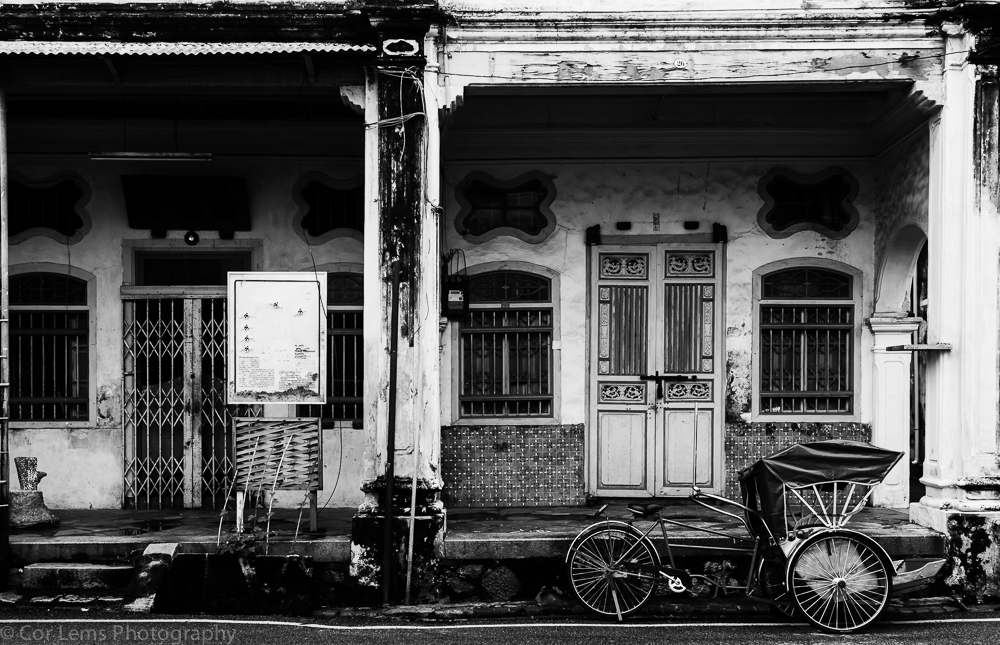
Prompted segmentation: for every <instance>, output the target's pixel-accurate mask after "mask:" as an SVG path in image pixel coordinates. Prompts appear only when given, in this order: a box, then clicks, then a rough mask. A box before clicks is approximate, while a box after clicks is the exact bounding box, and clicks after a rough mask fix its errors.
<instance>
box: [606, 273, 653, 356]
mask: <svg viewBox="0 0 1000 645" xmlns="http://www.w3.org/2000/svg"><path fill="white" fill-rule="evenodd" d="M610 290H611V299H610V303H611V311H610V316H609V321H608V324H609V339H608V342H609V358H610V362H611V369H610V372H609V373H610V374H615V375H632V376H638V375H639V374H645V373H646V369H647V363H646V351H647V345H648V333H647V329H646V327H647V314H648V309H647V307H648V304H647V303H648V300H649V297H648V292H649V290H648V288H647V287H645V286H641V287H639V286H635V287H619V286H615V287H610Z"/></svg>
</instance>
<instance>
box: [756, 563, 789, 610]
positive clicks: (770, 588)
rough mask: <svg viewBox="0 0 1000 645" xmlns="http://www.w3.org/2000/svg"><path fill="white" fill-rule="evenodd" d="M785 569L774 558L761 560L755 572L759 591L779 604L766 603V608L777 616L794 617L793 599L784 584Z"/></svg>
mask: <svg viewBox="0 0 1000 645" xmlns="http://www.w3.org/2000/svg"><path fill="white" fill-rule="evenodd" d="M784 573H785V570H784V567H783V566H782V564H781V563H779V562H777V561H775V560H761V561H760V569H759V570H758V572H757V579H758V581H759V582H758V584H759V585H760V593H761V595H762V596H764V598H766V599H768V600H774V601H777V602H779V603H781V604H774V605H771V604H768V606H767V608H768V609H769V610H770V611H771V613H772V614H774V615H775V616H777V617H779V618H795V601H793V600H792V596H791V595H790V594H789V593H788V588H787V587H786V586H785V576H784Z"/></svg>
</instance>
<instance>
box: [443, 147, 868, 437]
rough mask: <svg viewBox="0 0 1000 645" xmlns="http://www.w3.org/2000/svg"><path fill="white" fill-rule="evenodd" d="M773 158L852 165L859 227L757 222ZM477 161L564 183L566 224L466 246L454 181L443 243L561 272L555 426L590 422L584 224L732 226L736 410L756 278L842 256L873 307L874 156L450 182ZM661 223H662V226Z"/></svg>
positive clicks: (743, 399)
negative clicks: (541, 233)
mask: <svg viewBox="0 0 1000 645" xmlns="http://www.w3.org/2000/svg"><path fill="white" fill-rule="evenodd" d="M773 165H782V166H786V167H789V168H791V169H792V170H795V171H797V172H800V173H804V174H809V173H814V172H817V171H820V170H823V169H825V168H827V167H828V166H830V165H842V166H844V167H846V168H847V169H848V170H849V171H851V173H852V174H853V175H854V176H855V177H856V178H857V179H858V181H859V183H860V192H859V195H858V197H857V199H856V201H855V206H856V207H857V208H858V210H859V211H860V213H861V222H860V224H859V226H858V228H857V229H856V230H855V231H854V232H852V233H851V234H850V235H849V236H848V237H847V238H845V239H843V240H831V239H829V238H826V237H824V236H822V235H819V234H817V233H814V232H801V233H797V234H795V235H793V236H791V237H788V238H785V239H780V240H778V239H772V238H770V237H768V236H767V235H765V234H764V232H763V231H762V230H761V229H760V227H759V226H758V225H757V211H758V210H759V209H760V207H761V205H762V204H763V201H762V200H761V198H760V197H759V195H758V194H757V182H758V180H759V179H760V177H761V176H763V175H764V173H766V172H767V171H768V170H769V169H770V168H771V167H772V166H773ZM473 170H482V171H485V172H487V173H489V174H491V175H493V176H495V177H497V178H499V179H510V178H512V177H516V176H517V175H519V174H522V173H524V172H526V171H528V170H540V171H542V172H544V173H546V174H547V175H548V176H550V177H551V179H552V181H553V183H554V184H555V187H556V199H555V201H554V202H553V204H552V207H551V208H552V212H553V213H554V214H555V216H556V219H557V224H556V229H555V231H554V232H553V233H552V235H551V236H549V238H548V239H546V240H545V241H544V242H542V243H540V244H530V243H527V242H523V241H521V240H518V239H515V238H513V237H509V236H502V237H497V238H494V239H492V240H489V241H487V242H484V243H482V244H478V245H470V244H468V243H467V242H466V241H465V240H464V239H463V238H462V237H461V236H460V235H459V234H458V233H457V231H456V230H455V226H454V220H455V217H456V215H457V214H458V212H459V207H458V204H457V201H456V200H455V196H454V194H453V192H454V191H453V190H450V191H448V194H447V195H446V199H447V201H446V204H447V206H446V217H445V222H444V225H443V227H444V232H445V246H446V248H449V249H455V248H460V249H463V250H464V251H465V254H466V258H467V261H468V265H469V267H470V269H473V268H474V267H475V266H476V265H479V264H485V263H502V262H505V261H506V262H521V263H528V264H534V265H537V266H541V267H546V268H548V269H551V270H552V271H554V272H556V273H558V275H559V276H560V282H559V290H560V293H559V320H560V321H561V322H560V326H559V335H560V336H561V339H562V350H561V353H560V360H561V371H560V373H559V374H558V375H556V378H557V379H559V383H558V389H559V390H560V391H561V393H562V396H561V398H560V400H559V401H557V402H556V418H555V419H553V423H556V422H561V423H582V422H585V421H586V420H587V405H586V391H585V388H586V379H587V374H588V371H587V364H586V345H587V342H588V336H587V311H586V288H587V275H586V266H587V261H586V253H587V247H586V246H585V244H584V230H585V229H586V228H587V227H589V226H592V225H595V224H599V225H601V230H602V232H603V233H604V234H605V235H609V234H615V235H622V234H623V233H621V232H619V231H616V230H614V224H615V222H619V221H628V222H631V223H632V229H631V230H630V231H628V232H627V233H624V235H649V234H655V233H661V234H675V235H678V234H683V233H685V231H684V229H683V222H684V221H690V220H695V221H699V222H701V228H700V229H699V231H697V232H698V233H705V232H710V231H711V225H712V223H720V224H723V225H725V226H727V227H728V230H729V244H728V245H727V247H726V251H725V261H726V267H725V268H726V297H725V309H726V312H725V314H726V318H725V320H726V348H725V349H726V351H727V353H728V360H729V364H730V372H729V374H728V378H729V388H728V390H729V391H728V393H727V396H728V404H727V413H728V414H729V416H730V418H732V419H737V418H739V415H740V414H742V413H746V412H749V411H750V407H749V403H750V399H749V389H750V371H749V366H750V356H751V350H752V345H753V343H752V340H753V336H752V329H751V326H752V320H753V315H752V314H753V312H752V301H753V292H752V275H753V271H754V270H755V269H757V268H759V267H760V266H763V265H765V264H767V263H769V262H772V261H775V260H779V259H783V258H795V257H802V258H816V257H820V258H826V259H830V260H836V261H839V262H843V263H845V264H847V265H850V266H852V267H856V268H858V269H859V270H860V271H862V272H863V284H862V298H863V305H862V312H861V313H862V314H863V313H864V312H866V311H870V310H871V302H872V301H871V297H872V280H873V277H872V273H873V271H872V267H873V262H874V259H873V254H872V241H873V232H874V219H875V217H876V202H875V197H876V194H875V192H874V191H875V187H876V185H877V177H878V169H877V167H875V166H874V165H872V164H859V163H855V164H833V163H822V162H813V163H797V164H770V163H747V162H697V163H695V162H678V163H654V162H650V163H646V164H642V165H640V164H628V163H615V162H609V163H607V164H579V163H578V164H572V163H566V164H559V165H557V164H552V163H540V164H538V165H521V164H516V165H515V164H510V165H493V166H490V165H489V164H482V165H476V166H458V165H455V166H449V167H448V168H446V170H445V176H446V183H447V184H449V185H451V186H455V185H457V184H458V182H459V181H461V179H462V178H463V177H464V176H465V175H466V174H467V173H468V172H471V171H473ZM657 220H658V222H659V224H658V225H657V224H655V223H654V222H656V221H657ZM455 327H456V325H455V324H454V323H449V328H450V334H449V336H447V338H448V341H449V342H446V343H444V346H443V348H444V351H443V354H442V364H443V365H445V366H446V369H445V370H444V371H443V380H442V391H443V393H444V395H443V399H444V400H443V402H442V404H443V408H442V422H443V423H444V424H448V423H450V422H455V421H457V420H458V419H457V414H456V412H455V410H454V408H453V405H452V396H451V394H452V389H453V386H452V383H451V376H452V373H451V369H450V366H451V365H453V360H452V355H451V348H452V346H453V345H454V342H455V336H454V334H455V333H456V332H455ZM870 347H871V341H870V338H869V337H868V336H867V335H863V336H862V345H861V369H860V373H861V382H860V383H859V387H858V390H859V392H860V394H859V411H860V413H859V416H860V417H861V418H862V420H864V419H867V418H868V416H869V414H870V401H869V400H868V399H869V398H870V397H869V395H868V389H867V388H868V387H869V384H868V382H867V380H868V379H867V378H866V374H868V373H869V372H870V371H871V361H870V357H869V355H870Z"/></svg>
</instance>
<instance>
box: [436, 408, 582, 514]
mask: <svg viewBox="0 0 1000 645" xmlns="http://www.w3.org/2000/svg"><path fill="white" fill-rule="evenodd" d="M441 469H442V472H441V475H442V477H443V478H444V482H445V487H444V491H443V493H442V495H443V497H444V503H445V506H447V507H486V506H576V505H583V504H584V503H585V502H586V497H585V496H584V473H583V469H584V453H583V424H576V425H557V426H446V427H444V428H441Z"/></svg>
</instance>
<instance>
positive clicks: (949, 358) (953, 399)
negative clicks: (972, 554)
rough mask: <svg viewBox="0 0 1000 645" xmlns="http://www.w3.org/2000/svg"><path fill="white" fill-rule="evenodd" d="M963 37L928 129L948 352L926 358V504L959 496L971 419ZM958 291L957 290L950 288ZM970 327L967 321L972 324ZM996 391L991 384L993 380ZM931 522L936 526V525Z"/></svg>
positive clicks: (931, 238) (936, 282) (933, 303)
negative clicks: (966, 377) (967, 382)
mask: <svg viewBox="0 0 1000 645" xmlns="http://www.w3.org/2000/svg"><path fill="white" fill-rule="evenodd" d="M969 44H970V43H969V39H968V38H967V37H965V36H964V35H963V34H961V33H954V34H953V35H951V36H949V37H948V38H947V44H946V52H947V55H946V57H945V71H944V95H945V106H944V108H943V109H942V110H941V113H940V114H939V115H938V116H937V117H936V118H935V119H933V120H932V122H931V124H930V178H929V179H930V182H929V204H928V211H929V212H928V235H927V237H928V242H927V245H928V246H927V248H928V287H927V288H928V300H929V304H928V321H927V323H928V329H927V334H928V342H930V343H936V342H945V343H951V344H952V346H953V349H952V351H951V352H949V353H947V354H943V355H940V356H932V357H930V359H929V360H928V365H927V411H926V439H925V446H926V451H927V454H926V458H925V461H924V477H923V478H922V479H921V481H922V482H923V483H924V484H925V485H926V486H927V495H926V496H925V498H924V499H923V500H922V501H921V504H922V505H923V506H924V507H928V508H929V507H934V506H940V505H942V504H946V503H950V502H949V500H953V499H955V497H956V496H957V495H959V492H958V490H957V489H956V488H955V483H956V481H957V479H958V478H959V477H960V476H961V468H962V454H963V451H964V447H963V438H964V433H963V428H964V426H965V425H966V419H968V418H969V417H970V416H971V415H969V414H967V413H966V410H964V408H965V406H966V405H968V404H969V403H971V402H972V397H971V396H970V397H969V398H968V399H966V398H964V396H965V395H966V394H968V393H967V392H965V388H964V387H963V385H964V384H963V382H962V381H963V373H964V371H965V370H964V369H963V368H964V364H963V363H965V362H967V361H966V357H967V354H968V353H969V351H970V350H971V351H975V349H974V347H968V346H966V345H965V343H964V342H962V341H963V340H964V339H963V332H964V331H965V326H966V325H965V324H964V321H963V318H964V317H965V311H964V309H965V303H966V299H965V298H964V297H963V294H964V293H965V287H967V286H968V285H967V279H966V274H965V269H966V263H965V262H964V259H963V258H964V254H965V248H964V242H965V234H966V220H967V219H968V217H969V211H970V207H971V199H970V198H971V187H972V177H973V172H972V130H973V127H972V126H973V96H974V88H975V79H974V74H973V69H972V67H971V66H970V65H969V64H968V62H967V56H966V55H965V54H962V53H960V52H963V51H967V50H968V49H969ZM956 286H961V287H962V288H956ZM970 322H971V321H970ZM993 383H994V385H993V387H995V383H996V379H993ZM935 524H937V523H935Z"/></svg>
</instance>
